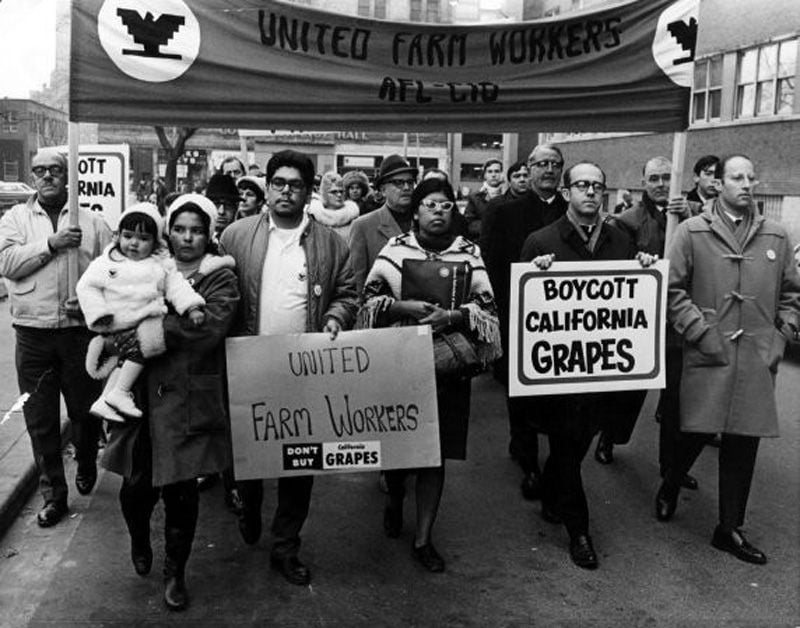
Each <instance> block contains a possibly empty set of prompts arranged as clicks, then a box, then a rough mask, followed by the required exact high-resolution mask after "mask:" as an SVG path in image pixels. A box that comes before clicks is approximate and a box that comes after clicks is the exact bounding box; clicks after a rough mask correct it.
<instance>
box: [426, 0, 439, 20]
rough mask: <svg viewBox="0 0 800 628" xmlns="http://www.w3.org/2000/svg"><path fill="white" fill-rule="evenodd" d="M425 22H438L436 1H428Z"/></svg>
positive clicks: (437, 3)
mask: <svg viewBox="0 0 800 628" xmlns="http://www.w3.org/2000/svg"><path fill="white" fill-rule="evenodd" d="M425 21H426V22H439V21H440V20H439V2H438V0H428V2H427V6H426V7H425Z"/></svg>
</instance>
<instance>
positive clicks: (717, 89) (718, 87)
mask: <svg viewBox="0 0 800 628" xmlns="http://www.w3.org/2000/svg"><path fill="white" fill-rule="evenodd" d="M723 61H724V55H722V54H721V53H719V54H714V55H710V56H708V57H704V58H702V59H697V60H696V61H695V63H694V73H695V76H696V75H697V69H698V65H700V64H704V65H705V81H704V84H703V85H702V86H698V85H696V84H694V82H693V86H692V101H691V116H692V124H697V123H700V124H703V123H711V122H719V120H721V118H722V83H723V76H722V74H723V72H722V70H723V67H722V66H723ZM714 62H718V63H719V82H718V83H716V84H713V85H712V84H711V80H712V75H713V72H712V64H713V63H714ZM698 97H701V98H702V99H703V100H702V102H703V115H702V117H698V116H697V106H696V103H697V99H698ZM713 97H716V98H718V99H719V103H718V112H717V115H715V116H712V115H711V110H712V107H711V103H712V98H713Z"/></svg>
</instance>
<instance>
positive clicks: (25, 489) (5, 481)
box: [0, 283, 69, 539]
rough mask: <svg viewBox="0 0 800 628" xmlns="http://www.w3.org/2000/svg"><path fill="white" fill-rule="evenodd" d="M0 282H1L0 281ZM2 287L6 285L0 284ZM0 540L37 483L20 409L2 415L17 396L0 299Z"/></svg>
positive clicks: (7, 321) (10, 335)
mask: <svg viewBox="0 0 800 628" xmlns="http://www.w3.org/2000/svg"><path fill="white" fill-rule="evenodd" d="M0 285H3V284H2V283H0ZM3 287H5V286H4V285H3ZM0 346H5V347H6V350H5V351H3V352H0V382H2V384H0V539H1V538H2V537H3V535H4V534H5V533H6V531H7V530H8V528H9V527H10V526H11V524H12V523H13V522H14V520H15V519H16V517H17V515H19V512H20V510H21V509H22V507H23V506H24V505H25V503H26V502H27V501H28V499H30V496H31V495H32V494H33V492H34V491H35V490H36V487H37V484H38V474H37V473H36V464H35V463H34V460H33V451H32V449H31V440H30V438H29V437H28V432H27V430H26V429H25V419H24V417H23V416H22V412H21V411H20V412H12V413H10V414H9V417H8V419H6V420H5V421H3V419H4V415H5V414H6V412H8V410H9V409H10V408H11V406H12V405H13V404H14V402H15V401H16V400H17V398H18V397H19V388H18V387H17V372H16V368H15V366H14V330H13V328H12V327H11V315H10V314H9V311H8V300H7V299H4V298H0ZM64 417H65V413H64V410H63V404H62V424H61V434H62V436H63V437H64V439H66V437H67V434H68V428H69V423H68V421H66V419H65V418H64Z"/></svg>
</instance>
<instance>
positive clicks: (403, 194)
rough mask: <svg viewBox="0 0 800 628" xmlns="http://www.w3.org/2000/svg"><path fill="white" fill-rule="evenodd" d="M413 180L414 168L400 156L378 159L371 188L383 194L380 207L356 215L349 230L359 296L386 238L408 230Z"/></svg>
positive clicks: (387, 239)
mask: <svg viewBox="0 0 800 628" xmlns="http://www.w3.org/2000/svg"><path fill="white" fill-rule="evenodd" d="M416 183H417V169H416V168H412V167H411V166H410V165H409V164H408V162H407V161H406V160H405V159H403V158H402V157H401V156H400V155H389V156H388V157H386V158H385V159H384V160H383V161H382V162H381V167H380V171H379V173H378V176H377V178H376V179H375V187H376V188H378V189H379V190H380V191H381V193H382V194H383V197H384V199H385V200H384V203H383V206H382V207H379V208H378V209H376V210H375V211H374V212H371V213H369V214H367V215H365V216H361V217H360V218H356V220H355V221H354V222H353V225H352V228H351V229H350V241H349V243H350V263H351V264H352V266H353V270H354V271H355V275H356V287H357V288H358V294H359V296H360V295H361V291H362V290H363V289H364V281H365V280H366V278H367V274H368V273H369V270H370V268H372V264H373V262H374V261H375V258H376V257H378V253H379V252H380V250H381V249H382V248H383V247H384V245H385V244H386V243H387V242H388V241H389V238H392V237H394V236H396V235H400V234H401V233H405V232H406V231H408V230H410V229H411V213H412V207H411V192H413V191H414V186H415V185H416Z"/></svg>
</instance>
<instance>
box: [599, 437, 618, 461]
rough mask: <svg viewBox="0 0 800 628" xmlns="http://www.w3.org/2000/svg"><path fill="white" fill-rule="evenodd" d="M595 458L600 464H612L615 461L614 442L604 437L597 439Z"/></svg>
mask: <svg viewBox="0 0 800 628" xmlns="http://www.w3.org/2000/svg"><path fill="white" fill-rule="evenodd" d="M594 459H595V460H597V462H599V463H600V464H611V463H612V462H614V443H612V442H611V441H610V440H606V439H605V438H603V435H602V434H601V435H600V438H598V439H597V448H596V449H595V450H594Z"/></svg>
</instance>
